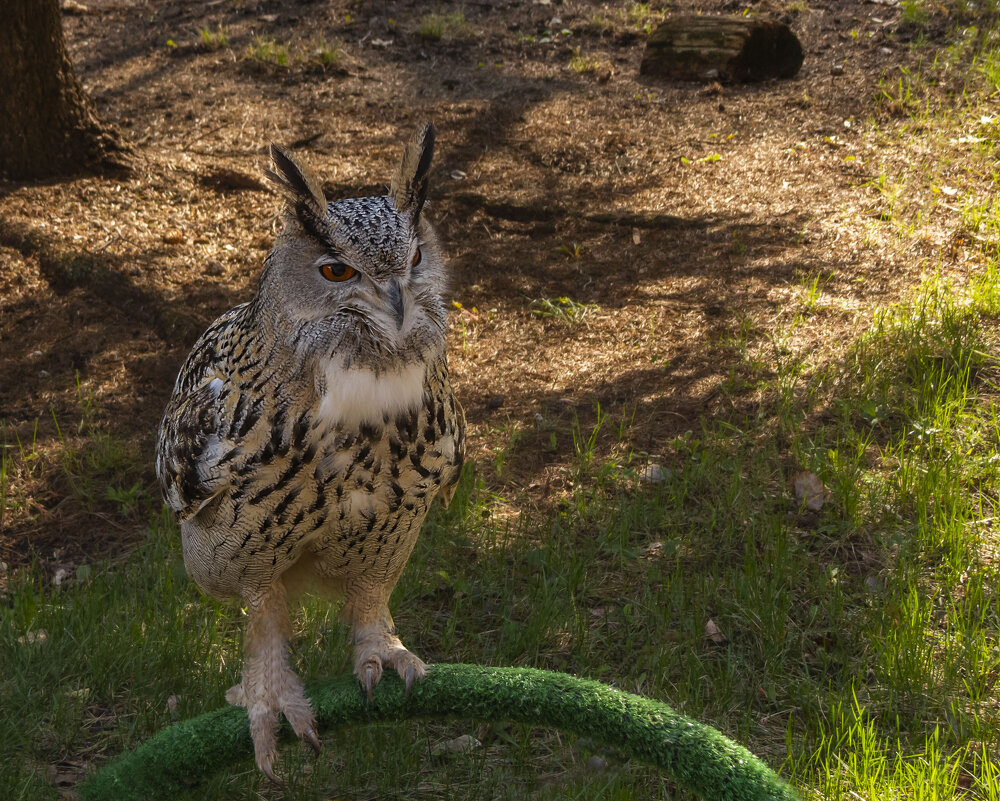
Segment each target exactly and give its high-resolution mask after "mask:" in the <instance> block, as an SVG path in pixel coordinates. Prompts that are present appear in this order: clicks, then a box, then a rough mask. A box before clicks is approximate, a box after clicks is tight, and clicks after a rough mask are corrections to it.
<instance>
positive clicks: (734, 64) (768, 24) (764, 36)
mask: <svg viewBox="0 0 1000 801" xmlns="http://www.w3.org/2000/svg"><path fill="white" fill-rule="evenodd" d="M801 66H802V44H801V43H800V42H799V40H798V37H796V35H795V34H794V33H792V31H791V29H790V28H789V27H788V26H787V25H785V24H784V23H782V22H775V21H772V20H766V19H761V18H759V17H697V16H690V15H681V16H676V17H668V18H667V19H665V20H664V21H663V22H662V23H661V24H660V26H659V27H658V28H657V29H656V30H655V31H653V32H652V34H650V36H649V39H648V40H647V41H646V53H645V55H644V56H643V59H642V65H641V66H640V67H639V72H640V73H641V74H642V75H655V76H659V77H663V78H670V79H672V80H675V81H711V80H719V81H766V80H768V79H769V78H791V77H792V76H794V75H795V73H797V72H798V71H799V67H801Z"/></svg>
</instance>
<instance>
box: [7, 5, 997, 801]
mask: <svg viewBox="0 0 1000 801" xmlns="http://www.w3.org/2000/svg"><path fill="white" fill-rule="evenodd" d="M63 6H64V12H65V13H64V25H65V30H66V35H67V41H68V45H69V48H70V51H71V54H72V57H73V60H74V63H75V64H76V67H77V69H78V71H79V73H80V75H81V77H82V79H83V81H84V83H85V85H86V87H87V89H88V91H89V92H90V94H91V95H92V96H93V97H94V99H95V101H96V104H97V107H98V109H99V111H100V113H101V115H102V116H103V118H104V119H105V120H107V121H109V122H110V123H112V124H114V125H115V126H116V127H117V128H118V129H119V130H120V131H121V132H122V134H123V136H124V137H125V138H126V139H128V140H130V141H131V144H132V147H133V150H134V153H135V162H134V170H133V172H132V174H131V175H130V176H128V177H116V178H108V177H93V176H89V177H88V176H75V177H71V178H66V179H58V180H51V181H47V182H42V183H36V184H14V183H10V182H6V183H0V457H2V459H0V598H2V599H3V603H4V606H5V608H6V609H8V613H7V614H6V615H0V643H3V646H2V647H0V707H5V708H6V707H9V708H12V709H18V710H19V716H18V718H17V719H16V720H14V719H12V718H11V717H10V716H7V718H5V717H4V716H2V715H0V742H5V743H15V746H14V752H13V754H12V755H10V756H8V755H7V754H5V755H4V758H3V759H0V796H3V797H12V798H18V797H21V798H29V797H30V798H36V797H37V798H46V799H49V798H53V799H54V798H56V797H57V796H62V797H66V798H73V797H74V796H73V792H74V789H73V788H74V787H75V785H76V784H77V782H79V781H80V780H81V778H82V777H83V776H84V775H85V774H86V773H87V772H88V771H90V770H91V769H93V768H95V767H98V766H100V765H102V764H105V763H106V762H107V760H109V759H112V758H114V757H115V756H117V755H118V754H120V753H122V752H123V751H125V750H128V749H130V748H132V747H134V746H135V745H136V744H137V743H139V742H142V741H144V740H146V739H148V737H149V736H151V735H152V734H153V733H154V732H156V731H159V730H160V729H162V728H164V727H165V726H167V725H169V724H170V723H171V722H173V721H175V720H177V719H181V718H188V717H193V716H194V715H196V714H199V713H201V712H203V711H205V710H206V709H213V708H216V707H218V706H221V705H222V704H223V703H224V701H223V698H224V695H225V691H226V688H228V687H230V686H231V685H232V684H233V683H234V681H235V680H236V677H237V675H238V672H239V665H240V659H241V657H240V653H241V647H240V641H241V636H242V630H243V625H242V618H241V612H240V610H239V609H236V608H230V607H222V606H219V605H217V604H214V603H213V602H212V601H211V600H210V599H206V598H205V597H204V596H202V595H200V594H199V592H198V590H197V588H196V587H194V586H193V584H192V582H190V581H189V580H188V578H187V577H186V576H185V572H184V566H183V562H182V559H181V555H180V549H179V544H178V539H179V535H178V532H177V529H176V523H175V522H174V521H173V520H172V519H171V518H170V516H169V515H164V514H163V513H162V505H161V503H160V499H159V495H158V490H157V489H156V487H155V482H154V481H153V475H152V462H153V444H154V438H155V435H156V429H157V424H158V422H159V418H160V415H161V413H162V410H163V408H164V405H165V403H166V400H167V397H168V395H169V393H170V390H171V387H172V384H173V381H174V378H175V376H176V373H177V370H178V368H179V366H180V364H181V362H182V360H183V359H184V357H185V356H186V354H187V353H188V351H189V349H190V348H191V346H192V344H193V343H194V341H195V340H196V339H197V337H198V335H199V334H200V333H201V332H202V331H203V330H204V328H205V327H206V326H207V325H208V324H209V323H210V322H211V320H212V319H214V318H215V317H216V316H217V315H219V314H220V313H222V312H223V311H225V310H226V309H227V308H229V307H230V306H232V305H233V304H236V303H238V302H241V301H243V300H246V299H247V298H249V297H250V296H251V295H252V293H253V291H254V285H255V282H256V280H257V276H258V275H259V272H260V269H261V266H262V262H263V260H264V258H265V256H266V254H267V252H268V248H269V247H270V245H271V243H272V241H273V239H274V237H275V234H276V232H277V229H278V216H277V215H278V211H279V199H278V198H277V197H276V196H275V194H274V193H273V192H271V191H269V190H268V189H267V188H266V187H265V186H264V182H263V175H262V170H263V167H264V166H265V162H266V151H267V146H268V143H269V142H272V141H273V142H278V143H281V144H284V145H287V146H289V147H291V148H292V149H293V150H294V151H295V152H296V153H297V154H298V155H299V156H300V157H301V158H302V159H303V160H305V161H307V162H308V163H309V164H311V165H312V166H313V167H315V168H316V170H317V172H318V173H319V174H320V175H321V176H323V178H324V180H325V181H326V185H325V188H326V191H327V193H328V194H329V195H330V197H331V198H334V197H341V196H346V195H354V194H370V193H376V192H382V191H384V189H385V188H386V185H387V183H388V179H389V176H390V174H391V171H392V169H393V167H394V165H395V163H396V162H397V159H398V158H399V156H400V153H401V149H402V145H403V143H404V142H405V141H406V139H407V138H408V137H409V136H410V135H411V133H412V131H413V130H414V129H415V128H416V126H417V125H419V124H420V123H422V122H423V121H425V120H431V121H432V122H433V123H434V125H435V126H436V128H437V151H436V155H435V160H434V166H433V171H432V175H431V186H430V193H429V198H430V206H429V209H428V212H427V214H428V216H429V218H430V219H432V220H433V221H434V222H435V224H436V225H437V227H438V229H439V230H440V232H441V234H442V239H443V242H444V244H445V248H446V251H447V254H448V257H449V263H450V267H451V273H452V280H451V286H450V289H449V292H448V295H447V298H446V299H447V302H448V303H449V305H450V310H451V314H450V321H449V326H450V329H449V340H448V345H449V360H450V364H451V369H452V375H453V383H454V386H455V390H456V394H457V395H458V396H459V398H460V399H461V400H462V402H463V404H464V406H465V409H466V413H467V417H468V421H469V428H470V430H469V435H468V446H469V451H470V453H469V456H470V463H471V465H472V467H471V468H470V469H469V470H468V471H466V473H465V474H464V476H463V480H462V482H461V484H460V488H459V491H458V493H457V495H456V499H455V501H454V502H453V504H452V507H451V508H450V509H449V510H448V511H447V512H444V511H439V510H436V511H435V512H434V513H432V515H431V516H430V517H429V518H428V521H427V523H426V524H425V527H424V531H423V533H422V536H421V538H420V539H419V541H418V544H417V547H416V549H415V551H414V554H413V556H412V558H411V561H410V564H409V566H408V568H407V570H406V571H405V572H404V575H403V577H402V579H401V582H400V585H399V587H398V588H397V591H396V593H395V594H394V596H393V602H392V611H393V616H394V618H395V621H396V623H397V625H398V627H399V630H400V632H401V635H402V636H403V639H404V641H405V642H406V643H407V645H408V646H410V647H412V648H414V650H415V652H416V653H419V654H420V655H421V656H422V657H423V658H425V659H426V660H427V661H428V662H431V663H433V662H470V663H474V664H487V665H489V664H499V665H528V666H532V667H539V668H543V669H548V670H560V671H566V672H569V673H573V674H575V675H580V676H587V677H590V678H597V679H599V680H601V681H604V682H605V683H608V684H614V686H616V687H618V688H621V689H623V690H628V691H632V692H636V693H640V694H642V695H645V696H648V697H651V698H656V699H659V700H663V701H665V702H667V703H670V704H671V705H672V706H674V707H675V708H676V709H678V710H679V711H682V712H684V713H685V714H689V715H691V716H692V717H694V718H696V719H698V720H700V721H704V722H706V723H709V724H710V725H713V726H715V727H717V728H719V729H720V730H722V731H723V732H725V733H726V734H728V735H730V736H732V737H734V738H735V739H737V740H739V741H740V742H741V743H744V744H746V745H747V746H748V747H749V748H750V749H751V750H752V751H754V753H756V754H758V755H759V756H761V757H762V758H764V759H765V760H766V761H767V762H768V763H769V764H771V765H772V766H773V767H775V768H776V769H780V770H781V772H782V775H784V776H787V777H789V779H790V780H791V781H792V782H793V783H795V785H796V786H797V787H799V788H800V789H802V791H803V795H804V796H806V797H810V798H813V797H815V798H824V799H826V798H846V797H852V798H853V797H863V798H873V799H874V798H930V797H934V798H951V797H968V798H970V799H975V800H976V801H980V800H982V801H997V799H1000V763H998V759H997V753H996V748H997V741H996V731H997V727H998V725H1000V722H998V721H1000V699H998V697H997V693H996V687H997V682H998V681H1000V647H998V645H997V642H998V639H997V632H998V630H1000V595H998V593H997V588H998V587H1000V547H998V534H997V532H998V528H997V520H998V519H1000V517H998V514H997V512H996V508H997V504H998V498H1000V490H998V488H1000V459H998V457H997V453H998V451H1000V422H998V421H1000V415H998V414H997V407H996V399H997V390H998V387H1000V369H998V367H1000V364H998V362H997V359H996V357H995V356H994V355H993V354H995V353H997V352H998V345H997V342H998V341H1000V245H998V243H1000V201H998V200H997V196H996V182H997V175H998V167H997V165H998V163H1000V162H998V160H997V159H998V154H1000V118H998V115H997V112H996V99H997V97H1000V24H998V21H1000V15H998V9H997V3H996V0H983V2H976V3H975V4H972V3H969V2H967V0H954V2H952V0H945V1H944V2H943V3H940V4H939V3H936V2H934V3H930V2H925V1H924V0H901V2H897V1H896V0H872V2H864V3H862V2H854V1H853V0H831V2H822V0H815V1H814V0H809V2H799V0H787V1H786V2H784V3H778V2H773V1H772V0H762V1H761V2H758V3H753V4H746V3H742V2H740V1H739V0H735V1H732V2H725V3H719V4H713V3H710V2H707V1H706V0H696V1H695V2H688V1H687V0H684V1H683V2H679V3H672V4H670V5H669V7H668V6H667V5H666V4H665V3H656V2H652V3H649V4H640V3H625V2H616V3H601V2H590V1H589V0H564V2H562V3H557V2H555V0H552V1H551V2H546V0H534V2H530V1H529V0H518V1H516V2H514V1H507V2H505V1H504V0H500V1H499V2H479V1H477V0H464V2H456V3H446V2H435V3H414V2H360V0H325V2H302V1H301V0H283V1H282V2H279V1H278V0H269V1H268V2H253V0H211V1H210V2H201V1H199V2H193V0H192V1H191V2H180V1H178V0H63ZM678 12H702V13H727V14H733V15H744V14H745V15H747V16H753V15H760V16H767V17H771V18H777V19H783V20H786V21H787V22H788V23H789V24H790V26H791V28H792V29H793V30H794V31H795V32H796V33H797V34H798V36H799V37H800V38H801V41H802V44H803V47H804V50H805V60H804V63H803V65H802V68H801V71H800V72H799V73H798V75H797V76H795V77H794V78H793V79H790V80H782V81H771V82H765V83H758V84H748V85H720V84H716V83H674V84H672V83H661V82H658V81H656V80H653V79H647V78H645V77H639V63H640V61H641V59H642V55H643V48H644V45H645V40H646V37H647V35H648V33H649V31H650V30H652V29H653V28H654V27H655V26H656V25H658V24H659V23H660V21H661V20H662V19H663V18H664V16H665V15H667V14H668V13H670V14H672V13H678ZM295 631H296V636H295V643H296V645H295V649H296V651H295V657H296V664H297V669H299V670H300V673H301V674H302V675H303V676H305V677H316V676H327V675H337V674H339V673H342V672H345V671H347V670H348V669H349V654H350V643H349V634H348V632H347V630H346V628H345V627H344V626H342V625H340V624H338V623H337V621H336V610H335V608H331V607H330V606H329V605H328V604H326V603H322V602H319V601H313V600H310V601H308V602H307V603H306V604H305V605H304V609H302V610H297V611H296V615H295ZM151 643H153V644H155V647H150V644H151ZM424 725H425V724H420V726H414V727H411V728H406V727H385V728H381V729H380V728H378V727H360V728H352V729H351V730H350V731H345V732H340V733H336V732H324V742H325V743H326V746H327V747H326V751H325V753H324V757H323V758H321V759H320V760H319V761H317V762H315V763H314V762H312V761H310V760H311V758H310V757H308V756H305V755H304V754H300V753H299V751H300V749H298V748H297V747H296V746H292V747H290V748H289V749H287V750H286V751H285V752H284V753H283V755H282V764H283V766H284V767H285V768H286V769H287V771H288V775H291V776H296V775H299V774H301V775H305V774H310V776H311V778H310V781H311V782H312V784H311V785H310V787H309V788H307V789H306V790H304V791H303V793H304V794H298V795H297V794H296V793H297V792H298V791H296V792H290V793H289V794H287V795H283V794H282V793H281V792H279V791H276V790H273V789H272V788H270V787H268V786H266V783H265V784H264V785H262V784H261V783H260V782H258V779H257V777H256V774H255V773H254V771H253V770H252V767H251V766H250V765H249V763H247V765H244V766H243V768H238V769H235V770H231V771H223V772H221V773H220V775H219V776H218V777H216V780H214V783H212V784H211V786H209V785H205V786H204V787H202V788H199V790H198V791H197V793H196V794H195V795H192V796H191V797H198V798H199V799H205V798H208V799H213V801H215V800H216V799H218V800H219V801H222V799H245V798H248V797H257V795H256V794H260V795H263V796H264V797H289V798H291V797H299V798H322V799H329V798H344V797H351V798H375V797H378V798H384V797H389V796H392V795H393V794H399V795H400V797H426V798H454V797H477V798H478V797H482V798H497V799H501V798H503V799H506V798H518V799H520V798H526V797H535V798H540V799H542V798H560V799H563V798H570V797H579V798H587V799H588V801H592V800H593V799H596V798H616V799H620V798H652V797H678V796H677V794H676V793H675V792H674V790H673V789H672V788H671V786H670V785H669V782H668V780H667V778H665V777H662V776H659V775H652V774H650V773H642V772H641V770H640V769H639V768H637V767H636V766H629V767H626V768H622V769H621V770H619V769H618V768H615V767H613V764H614V762H615V759H614V755H613V753H606V752H600V751H595V750H594V744H593V743H590V744H583V745H582V744H581V743H580V742H578V741H574V740H573V739H572V738H564V737H563V735H562V734H561V733H558V732H538V731H537V730H536V731H532V732H530V733H527V732H524V731H521V730H518V729H516V728H515V729H504V728H498V729H491V728H489V727H486V728H479V727H474V728H471V729H470V728H469V726H468V725H467V723H466V722H455V723H448V724H432V725H429V728H421V727H422V726H424ZM5 727H6V728H5ZM435 727H436V728H435ZM470 733H474V734H475V736H476V737H477V738H479V739H480V740H482V741H483V750H482V751H481V752H479V753H482V754H486V753H488V754H489V758H488V760H487V759H486V758H485V757H484V758H483V760H480V759H479V757H475V758H474V759H473V760H472V762H470V763H469V764H468V765H466V764H464V763H463V765H458V764H457V763H454V764H453V763H451V762H448V761H447V760H445V759H441V758H439V756H435V754H434V749H435V748H436V747H437V746H436V745H435V741H436V740H442V741H444V742H446V743H447V742H453V741H454V740H455V738H456V737H459V736H461V737H465V736H466V735H469V734H470ZM529 734H530V736H529ZM429 745H430V747H431V753H430V754H428V753H427V752H428V746H429ZM444 747H445V746H442V748H444ZM373 754H378V759H377V760H376V759H374V758H373ZM595 760H596V761H597V764H598V770H591V767H592V763H594V761H595ZM609 760H610V764H612V767H611V768H610V769H609V772H607V773H602V772H601V771H603V770H604V768H600V763H602V762H603V763H604V765H605V767H607V765H608V764H609ZM473 763H474V764H473ZM469 765H472V767H469ZM373 766H377V768H375V769H373ZM595 775H596V776H598V777H599V779H600V780H599V781H598V782H597V784H600V785H601V786H600V787H597V786H596V785H595V783H594V781H593V779H594V777H595ZM310 788H311V789H310ZM202 791H204V793H203V792H202ZM528 791H530V794H529V793H528ZM574 793H575V795H574ZM963 793H964V794H965V795H964V796H963V795H962V794H963Z"/></svg>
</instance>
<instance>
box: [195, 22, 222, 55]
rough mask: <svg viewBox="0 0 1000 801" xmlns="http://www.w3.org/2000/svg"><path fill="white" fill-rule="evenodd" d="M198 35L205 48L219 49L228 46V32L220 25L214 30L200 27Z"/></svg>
mask: <svg viewBox="0 0 1000 801" xmlns="http://www.w3.org/2000/svg"><path fill="white" fill-rule="evenodd" d="M198 36H199V37H200V38H201V44H202V46H203V47H204V48H205V49H206V50H221V49H222V48H223V47H228V46H229V34H228V33H227V31H226V29H225V28H223V27H222V26H221V25H219V27H218V28H216V29H215V30H214V31H213V30H212V29H211V28H200V29H199V30H198Z"/></svg>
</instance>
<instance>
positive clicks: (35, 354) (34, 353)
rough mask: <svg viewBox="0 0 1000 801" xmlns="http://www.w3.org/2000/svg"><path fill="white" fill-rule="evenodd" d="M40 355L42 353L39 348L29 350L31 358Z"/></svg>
mask: <svg viewBox="0 0 1000 801" xmlns="http://www.w3.org/2000/svg"><path fill="white" fill-rule="evenodd" d="M41 355H42V352H41V351H40V350H33V351H31V358H32V359H37V358H38V357H39V356H41Z"/></svg>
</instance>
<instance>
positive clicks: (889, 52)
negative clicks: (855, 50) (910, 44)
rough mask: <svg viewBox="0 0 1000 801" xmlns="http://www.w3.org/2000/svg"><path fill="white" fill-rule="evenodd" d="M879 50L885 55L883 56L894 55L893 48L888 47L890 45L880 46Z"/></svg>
mask: <svg viewBox="0 0 1000 801" xmlns="http://www.w3.org/2000/svg"><path fill="white" fill-rule="evenodd" d="M878 52H879V54H880V55H883V56H891V55H892V49H891V48H888V47H880V48H879V49H878Z"/></svg>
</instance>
